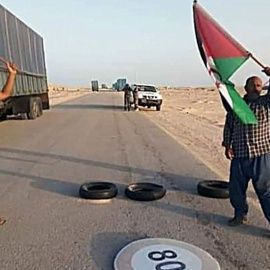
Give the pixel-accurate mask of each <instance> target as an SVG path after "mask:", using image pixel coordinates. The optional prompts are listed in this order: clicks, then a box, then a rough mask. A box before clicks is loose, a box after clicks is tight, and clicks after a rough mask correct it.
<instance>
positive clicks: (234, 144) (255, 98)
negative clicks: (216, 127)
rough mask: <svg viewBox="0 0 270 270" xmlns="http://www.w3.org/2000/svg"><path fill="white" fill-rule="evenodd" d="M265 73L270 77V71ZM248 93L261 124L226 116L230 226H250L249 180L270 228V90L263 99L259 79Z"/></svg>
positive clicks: (250, 84)
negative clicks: (246, 122) (232, 209)
mask: <svg viewBox="0 0 270 270" xmlns="http://www.w3.org/2000/svg"><path fill="white" fill-rule="evenodd" d="M263 72H264V73H265V74H266V75H267V76H270V68H269V67H267V68H266V69H265V70H263ZM245 90H246V95H245V96H244V97H243V98H244V100H245V102H246V103H247V104H248V105H249V107H250V109H251V110H252V111H253V112H254V114H255V116H256V118H257V120H258V124H257V125H244V124H242V123H241V122H240V121H239V120H238V119H237V116H236V115H235V114H234V113H233V112H228V113H227V116H226V122H225V126H224V133H223V142H222V145H223V146H224V147H225V155H226V157H227V158H228V159H229V160H231V168H230V181H229V192H230V201H231V204H232V206H233V208H234V217H233V218H232V219H230V220H229V221H228V225H230V226H237V225H240V224H243V223H246V222H247V213H248V204H247V200H246V191H247V188H248V182H249V180H250V179H252V184H253V187H254V189H255V191H256V194H257V196H258V198H259V201H260V204H261V207H262V210H263V213H264V216H265V217H266V219H267V220H268V222H269V225H270V90H269V89H268V93H267V94H266V95H261V92H262V81H261V79H260V78H259V77H257V76H253V77H250V78H248V79H247V81H246V85H245ZM269 229H270V226H269Z"/></svg>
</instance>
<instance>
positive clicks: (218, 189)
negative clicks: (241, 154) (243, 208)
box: [197, 180, 230, 199]
mask: <svg viewBox="0 0 270 270" xmlns="http://www.w3.org/2000/svg"><path fill="white" fill-rule="evenodd" d="M197 191H198V193H199V194H200V195H202V196H204V197H210V198H217V199H227V198H229V196H230V195H229V183H228V182H225V181H218V180H207V181H201V182H199V183H198V185H197Z"/></svg>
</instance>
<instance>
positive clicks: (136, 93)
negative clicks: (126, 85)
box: [133, 85, 139, 111]
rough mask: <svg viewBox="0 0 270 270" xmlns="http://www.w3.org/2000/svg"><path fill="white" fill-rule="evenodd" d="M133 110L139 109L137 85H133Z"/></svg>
mask: <svg viewBox="0 0 270 270" xmlns="http://www.w3.org/2000/svg"><path fill="white" fill-rule="evenodd" d="M133 100H134V110H135V111H138V110H139V86H137V85H136V86H135V88H134V90H133Z"/></svg>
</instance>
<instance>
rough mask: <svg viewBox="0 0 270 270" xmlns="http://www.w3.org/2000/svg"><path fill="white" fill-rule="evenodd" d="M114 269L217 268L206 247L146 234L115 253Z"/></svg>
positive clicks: (191, 269) (197, 269) (218, 267)
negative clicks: (150, 236)
mask: <svg viewBox="0 0 270 270" xmlns="http://www.w3.org/2000/svg"><path fill="white" fill-rule="evenodd" d="M114 269H115V270H146V269H147V270H171V269H172V270H210V269H211V270H221V268H220V266H219V263H218V262H217V261H216V260H215V259H214V258H213V257H212V256H211V255H210V254H209V253H207V252H206V251H204V250H202V249H201V248H198V247H196V246H194V245H191V244H189V243H185V242H181V241H177V240H173V239H163V238H148V239H142V240H138V241H135V242H132V243H130V244H129V245H127V246H125V247H124V248H123V249H122V250H120V252H119V253H118V254H117V256H116V258H115V260H114Z"/></svg>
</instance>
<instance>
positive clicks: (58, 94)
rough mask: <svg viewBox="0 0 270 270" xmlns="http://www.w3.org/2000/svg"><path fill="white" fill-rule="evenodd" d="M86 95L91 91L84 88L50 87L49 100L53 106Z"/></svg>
mask: <svg viewBox="0 0 270 270" xmlns="http://www.w3.org/2000/svg"><path fill="white" fill-rule="evenodd" d="M53 89H56V90H53ZM86 94H89V90H88V89H84V88H65V89H61V88H53V87H49V100H50V105H51V106H54V105H57V104H59V103H63V102H66V101H68V100H72V99H74V98H77V97H80V96H83V95H86Z"/></svg>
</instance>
